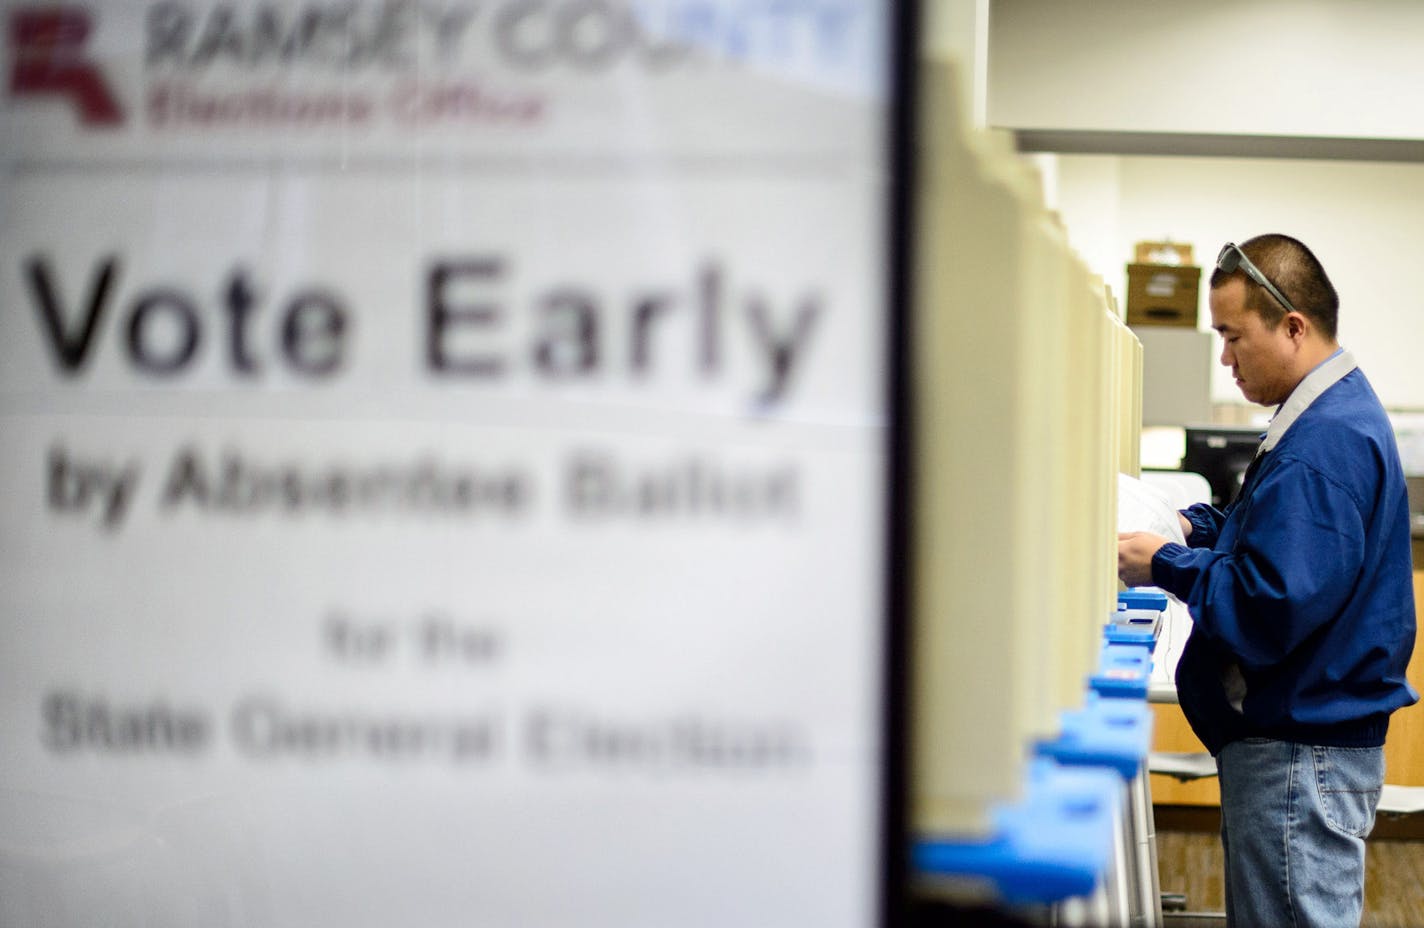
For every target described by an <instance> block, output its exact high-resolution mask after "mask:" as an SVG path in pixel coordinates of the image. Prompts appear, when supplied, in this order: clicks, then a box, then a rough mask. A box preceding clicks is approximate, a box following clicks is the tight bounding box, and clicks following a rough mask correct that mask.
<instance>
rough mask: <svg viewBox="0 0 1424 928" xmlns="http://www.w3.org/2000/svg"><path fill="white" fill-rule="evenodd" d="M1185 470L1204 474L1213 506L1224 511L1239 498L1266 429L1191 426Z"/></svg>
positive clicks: (1187, 429) (1184, 461)
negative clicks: (1242, 482)
mask: <svg viewBox="0 0 1424 928" xmlns="http://www.w3.org/2000/svg"><path fill="white" fill-rule="evenodd" d="M1185 431H1186V449H1185V452H1184V453H1183V455H1182V470H1184V471H1189V472H1191V473H1194V474H1201V475H1202V476H1203V477H1205V478H1206V482H1207V483H1209V484H1211V504H1212V505H1213V506H1216V507H1217V508H1220V507H1222V506H1225V505H1226V504H1228V503H1230V502H1231V501H1232V500H1234V499H1236V494H1237V493H1239V492H1240V491H1241V480H1242V478H1243V477H1244V476H1245V474H1246V468H1247V467H1248V466H1250V464H1251V459H1252V458H1254V457H1255V456H1256V449H1257V448H1259V447H1260V446H1261V435H1262V433H1263V432H1265V429H1262V428H1257V427H1247V428H1242V427H1238V426H1224V425H1189V426H1187V427H1186V429H1185Z"/></svg>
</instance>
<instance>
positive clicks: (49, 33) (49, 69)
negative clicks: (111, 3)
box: [10, 7, 124, 126]
mask: <svg viewBox="0 0 1424 928" xmlns="http://www.w3.org/2000/svg"><path fill="white" fill-rule="evenodd" d="M89 30H90V23H89V14H88V13H87V12H86V11H84V10H81V9H76V8H74V7H50V8H45V9H22V10H15V11H14V12H13V13H11V15H10V48H11V50H12V51H13V52H14V56H15V66H14V69H13V70H12V71H11V72H10V92H11V93H12V94H13V95H15V96H17V97H19V96H31V95H36V96H38V95H44V94H58V95H60V96H64V97H68V98H69V100H70V102H72V103H73V104H74V105H75V106H76V107H77V108H78V110H79V121H80V122H81V123H83V124H84V125H86V126H116V125H118V124H119V123H121V122H123V118H124V114H123V110H122V109H120V108H119V104H118V101H117V100H115V99H114V95H113V94H112V93H111V92H110V91H109V86H108V84H106V83H105V82H104V78H103V76H102V75H101V74H100V73H99V69H98V67H97V66H95V65H94V64H93V63H92V62H90V61H87V60H85V58H84V55H83V51H84V43H85V41H86V40H87V39H88V38H89Z"/></svg>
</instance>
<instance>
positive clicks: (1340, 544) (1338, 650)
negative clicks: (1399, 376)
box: [1118, 235, 1419, 926]
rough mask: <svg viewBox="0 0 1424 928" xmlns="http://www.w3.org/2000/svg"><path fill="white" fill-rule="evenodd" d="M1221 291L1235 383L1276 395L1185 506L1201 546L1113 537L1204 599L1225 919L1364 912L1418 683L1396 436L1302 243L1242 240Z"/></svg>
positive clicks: (1194, 643)
mask: <svg viewBox="0 0 1424 928" xmlns="http://www.w3.org/2000/svg"><path fill="white" fill-rule="evenodd" d="M1209 302H1210V306H1211V321H1212V328H1214V329H1216V331H1218V332H1220V333H1221V336H1222V338H1223V339H1224V341H1225V345H1224V347H1223V349H1222V353H1221V363H1222V364H1223V365H1226V366H1228V367H1230V368H1231V373H1232V375H1233V376H1234V377H1235V378H1236V386H1237V387H1238V388H1239V389H1240V390H1241V392H1242V394H1243V395H1244V396H1245V397H1246V399H1248V400H1250V401H1251V402H1254V403H1260V404H1262V405H1272V406H1279V408H1278V409H1277V411H1276V414H1275V417H1274V418H1273V419H1272V420H1271V423H1270V426H1269V427H1268V428H1267V430H1266V433H1265V435H1264V437H1263V440H1262V442H1261V448H1260V450H1259V451H1258V452H1257V455H1256V459H1255V460H1254V461H1253V462H1252V464H1251V466H1250V467H1249V468H1248V469H1247V471H1246V476H1245V480H1244V482H1243V484H1242V487H1241V492H1240V494H1239V495H1238V497H1237V499H1236V500H1235V501H1234V502H1233V503H1231V505H1229V506H1227V507H1226V509H1225V511H1217V510H1216V509H1213V508H1212V507H1210V506H1206V505H1201V504H1198V505H1195V506H1192V507H1191V508H1189V509H1186V510H1184V511H1183V512H1182V513H1181V514H1180V518H1181V520H1182V529H1183V531H1184V533H1185V534H1186V535H1187V546H1183V545H1180V544H1175V543H1170V542H1168V541H1167V540H1166V539H1164V538H1161V537H1158V536H1156V535H1149V534H1143V533H1131V534H1125V535H1121V536H1119V539H1118V574H1119V576H1120V577H1121V578H1122V580H1123V581H1124V582H1125V583H1127V584H1128V585H1129V586H1145V585H1155V586H1158V587H1161V588H1162V589H1164V590H1167V591H1168V592H1170V593H1172V594H1174V595H1175V596H1177V597H1178V598H1179V599H1181V600H1182V601H1183V602H1184V603H1186V604H1187V607H1188V609H1189V610H1190V612H1191V615H1192V620H1193V627H1192V633H1191V637H1190V638H1189V639H1188V640H1187V644H1186V647H1185V649H1184V650H1183V652H1182V657H1181V660H1180V662H1179V663H1178V665H1177V675H1176V681H1177V693H1178V698H1179V699H1180V701H1181V704H1182V711H1183V713H1184V714H1185V715H1186V717H1187V720H1188V721H1189V722H1190V723H1191V725H1192V729H1193V730H1194V731H1195V732H1196V734H1197V736H1198V737H1199V738H1201V740H1202V743H1203V744H1205V745H1206V747H1207V749H1208V750H1210V751H1211V753H1212V754H1213V755H1215V757H1216V760H1217V770H1218V772H1219V774H1220V780H1221V843H1222V847H1223V849H1224V851H1225V856H1226V915H1227V922H1228V924H1232V925H1240V926H1277V925H1312V926H1322V925H1352V926H1358V925H1359V922H1360V916H1361V912H1362V908H1363V903H1364V877H1365V845H1364V838H1365V836H1366V835H1367V834H1369V831H1370V829H1371V828H1372V827H1373V825H1374V817H1375V806H1376V804H1377V803H1378V801H1379V791H1380V787H1381V786H1382V785H1383V783H1384V748H1383V745H1384V740H1385V732H1386V730H1387V729H1388V727H1389V716H1390V713H1391V712H1393V711H1394V710H1395V709H1398V708H1401V707H1403V706H1407V705H1410V704H1412V703H1414V702H1415V701H1416V700H1417V699H1418V698H1419V697H1418V694H1416V693H1415V692H1414V690H1413V689H1412V688H1411V687H1410V685H1409V682H1408V681H1407V679H1406V678H1405V670H1406V667H1407V666H1408V664H1409V656H1410V652H1411V650H1412V649H1413V645H1414V592H1413V585H1412V568H1411V563H1410V549H1409V544H1410V543H1409V505H1408V501H1407V499H1406V496H1405V489H1404V474H1403V471H1402V468H1401V466H1400V461H1399V452H1398V449H1397V448H1396V446H1395V441H1394V432H1393V429H1392V428H1391V425H1390V422H1389V419H1388V417H1387V416H1386V415H1385V411H1384V408H1383V407H1382V406H1381V405H1380V401H1379V399H1378V398H1377V397H1376V396H1375V394H1374V391H1373V390H1372V389H1371V388H1370V384H1369V381H1367V380H1366V379H1365V375H1364V373H1363V372H1361V371H1360V369H1359V368H1358V367H1357V366H1356V364H1355V360H1354V358H1353V357H1351V356H1350V353H1349V352H1347V351H1344V350H1342V349H1341V348H1340V346H1339V345H1338V343H1337V342H1336V336H1335V332H1336V319H1337V314H1338V308H1339V300H1338V298H1337V296H1336V294H1335V288H1334V287H1333V286H1332V285H1331V283H1330V280H1329V278H1328V277H1326V275H1325V269H1324V268H1322V267H1321V266H1320V262H1319V261H1317V260H1316V258H1315V255H1313V254H1312V253H1311V252H1310V250H1309V249H1308V248H1306V247H1305V246H1304V245H1303V244H1301V243H1300V242H1298V241H1296V240H1295V239H1293V238H1289V237H1287V236H1284V235H1263V236H1260V237H1258V238H1253V239H1251V240H1250V241H1248V242H1246V243H1245V244H1244V245H1241V246H1240V247H1238V246H1236V245H1231V244H1228V245H1227V246H1226V247H1224V248H1223V249H1222V250H1221V254H1220V255H1219V256H1218V258H1217V265H1216V270H1215V271H1214V272H1213V273H1212V276H1211V292H1210V295H1209Z"/></svg>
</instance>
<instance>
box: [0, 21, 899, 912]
mask: <svg viewBox="0 0 1424 928" xmlns="http://www.w3.org/2000/svg"><path fill="white" fill-rule="evenodd" d="M4 15H5V17H6V28H7V33H6V35H7V36H8V41H9V45H8V48H7V51H6V55H7V58H6V59H5V61H4V62H3V64H4V66H5V71H4V72H3V73H4V74H6V75H8V76H9V78H8V79H9V83H8V85H7V92H6V98H5V103H4V107H3V109H0V154H2V155H3V166H4V175H3V180H2V181H0V215H3V216H4V222H3V223H0V436H3V438H0V477H3V480H4V482H5V486H4V492H3V494H0V524H3V525H4V526H5V532H4V533H3V534H0V924H7V925H8V924H25V925H90V924H97V923H101V922H102V923H103V924H109V925H121V926H127V925H145V926H154V925H158V926H170V925H171V926H190V925H196V924H201V925H242V926H254V925H263V926H265V925H271V926H288V925H291V926H297V925H300V926H313V925H340V926H362V925H372V926H375V925H392V924H418V925H423V926H439V925H521V926H540V925H549V926H554V925H569V924H578V925H607V926H620V928H622V926H630V925H650V926H651V925H658V926H662V925H666V924H669V923H672V922H674V921H675V922H676V923H679V924H692V925H708V926H713V925H716V926H725V925H731V924H741V925H749V924H755V925H804V924H818V925H866V924H870V923H872V922H873V921H874V918H875V911H876V905H877V901H878V894H879V893H880V892H881V889H882V887H881V886H880V885H879V883H878V880H879V876H880V870H879V868H880V866H881V862H880V860H879V858H878V855H879V852H880V850H881V848H880V843H879V842H880V838H881V828H882V827H883V815H884V810H883V809H882V807H881V804H882V798H883V797H882V791H883V789H884V786H885V784H884V781H883V776H884V772H883V758H882V751H883V748H884V744H883V738H884V732H883V731H882V730H881V725H882V722H883V719H882V712H883V702H884V694H885V692H886V689H887V685H888V684H887V682H886V680H885V679H884V676H883V672H884V663H885V656H884V653H885V651H884V649H885V646H886V642H885V629H886V618H885V615H884V601H885V590H884V588H883V584H884V576H885V574H886V565H885V559H884V551H885V549H886V544H887V541H886V538H885V522H886V513H885V502H884V499H885V496H886V493H885V490H884V486H885V481H886V467H887V462H886V460H885V448H886V446H887V436H886V429H887V421H888V420H887V417H888V413H887V402H888V400H887V397H886V394H885V387H884V384H885V382H886V379H887V378H886V370H885V360H884V359H885V357H886V355H887V350H888V349H887V338H888V334H887V333H888V328H889V316H888V312H889V311H888V308H887V302H886V292H887V282H886V274H887V264H888V259H887V254H886V244H885V243H886V241H887V239H888V219H887V215H886V210H887V204H888V202H889V197H888V186H887V183H888V181H887V177H886V173H887V167H886V166H887V163H888V155H887V152H886V151H885V145H886V142H887V137H888V128H887V121H888V118H889V104H888V101H887V93H888V92H887V89H886V88H887V78H886V77H885V75H884V74H882V73H881V71H880V69H882V68H884V67H885V64H886V53H885V50H884V48H883V45H884V35H885V32H886V24H885V23H884V22H882V21H881V19H882V17H883V16H884V13H883V12H881V11H880V10H879V5H874V4H866V5H861V4H859V3H847V2H834V0H825V2H807V3H801V4H793V5H789V6H788V5H786V4H780V3H772V2H767V3H744V2H737V3H730V2H729V3H712V2H702V0H698V2H693V0H669V2H666V3H644V2H626V3H625V2H615V0H607V2H591V0H547V2H545V0H540V2H535V0H501V2H483V3H476V2H473V0H471V2H466V3H455V2H449V3H446V2H429V3H426V2H389V3H384V2H354V3H353V2H307V3H255V4H248V3H221V2H178V0H151V2H148V3H146V4H142V5H137V4H119V3H114V4H102V5H101V4H88V5H76V6H68V7H54V6H48V5H44V6H35V5H29V4H12V5H10V6H7V7H6V8H5V11H4Z"/></svg>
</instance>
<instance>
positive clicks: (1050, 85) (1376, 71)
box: [989, 0, 1424, 139]
mask: <svg viewBox="0 0 1424 928" xmlns="http://www.w3.org/2000/svg"><path fill="white" fill-rule="evenodd" d="M1420 35H1424V3H1419V2H1418V0H1358V2H1351V3H1342V2H1339V0H1288V2H1287V0H1254V2H1253V0H1237V2H1232V0H1194V2H1192V3H1180V2H1173V3H1164V2H1143V0H1094V2H1093V3H1063V2H1060V0H993V3H992V4H991V7H990V20H989V122H990V124H992V125H999V126H1010V127H1013V128H1031V129H1048V128H1053V129H1073V130H1085V131H1104V130H1108V131H1114V130H1119V131H1127V132H1172V133H1226V134H1231V133H1242V134H1248V135H1267V136H1322V137H1353V138H1363V139H1424V107H1420V106H1419V105H1418V103H1417V96H1418V94H1417V90H1418V88H1419V87H1421V86H1424V55H1420V54H1419V36H1420Z"/></svg>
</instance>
